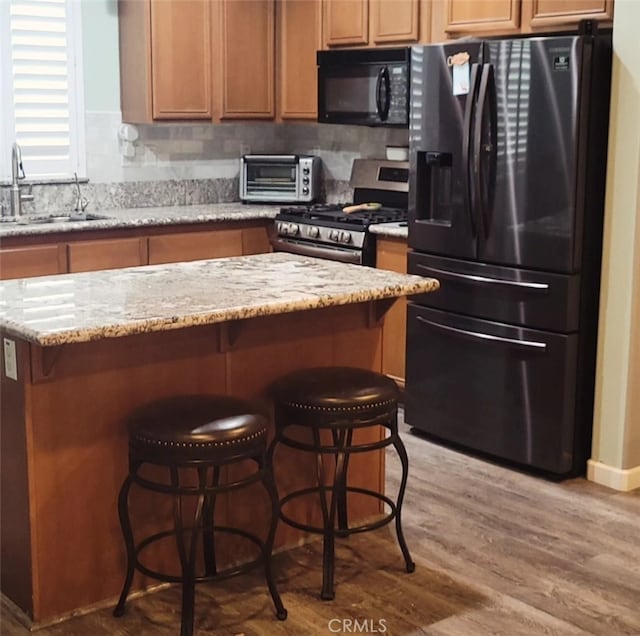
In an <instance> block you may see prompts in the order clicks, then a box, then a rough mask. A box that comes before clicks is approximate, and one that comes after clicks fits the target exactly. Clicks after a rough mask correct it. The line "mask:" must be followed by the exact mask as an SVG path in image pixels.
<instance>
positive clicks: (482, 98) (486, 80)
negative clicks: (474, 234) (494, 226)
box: [473, 64, 496, 238]
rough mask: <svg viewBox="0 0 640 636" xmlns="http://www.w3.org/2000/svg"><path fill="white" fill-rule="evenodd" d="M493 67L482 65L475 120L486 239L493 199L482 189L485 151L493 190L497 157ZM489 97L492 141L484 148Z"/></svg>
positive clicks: (477, 185) (476, 175) (476, 177)
mask: <svg viewBox="0 0 640 636" xmlns="http://www.w3.org/2000/svg"><path fill="white" fill-rule="evenodd" d="M493 81H494V79H493V66H492V65H491V64H483V65H482V74H481V76H480V90H479V92H478V102H477V103H478V112H477V114H476V118H475V125H474V131H473V185H474V191H475V197H476V201H477V203H478V209H479V213H480V214H479V219H480V223H479V225H481V226H482V229H483V230H484V232H483V234H484V237H485V238H487V237H488V236H489V230H490V218H489V207H490V206H491V200H490V199H491V198H492V197H490V196H487V198H486V199H485V196H484V192H483V188H482V176H483V162H482V155H483V151H488V152H490V153H491V157H492V163H491V165H490V169H489V188H492V186H493V183H492V180H493V179H494V177H495V175H494V173H495V169H493V170H492V167H493V164H494V161H493V158H494V157H495V139H494V137H495V123H496V108H495V93H489V86H493ZM487 95H489V101H490V104H489V109H490V110H489V117H490V130H489V135H490V140H489V144H488V148H483V147H482V127H483V124H484V114H485V107H486V105H487Z"/></svg>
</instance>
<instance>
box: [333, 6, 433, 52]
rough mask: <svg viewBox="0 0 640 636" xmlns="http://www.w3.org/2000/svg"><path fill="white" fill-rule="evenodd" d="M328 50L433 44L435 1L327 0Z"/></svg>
mask: <svg viewBox="0 0 640 636" xmlns="http://www.w3.org/2000/svg"><path fill="white" fill-rule="evenodd" d="M322 8H323V33H324V44H325V46H326V47H329V48H333V47H340V46H378V45H380V46H387V45H403V44H414V43H416V42H428V41H430V9H431V0H323V5H322Z"/></svg>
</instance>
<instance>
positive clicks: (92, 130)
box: [0, 112, 408, 214]
mask: <svg viewBox="0 0 640 636" xmlns="http://www.w3.org/2000/svg"><path fill="white" fill-rule="evenodd" d="M121 125H122V124H121V117H120V113H119V112H115V113H111V112H89V113H87V114H86V144H87V175H88V177H89V183H85V184H82V186H81V187H82V194H83V195H84V196H85V197H86V198H87V199H88V200H89V202H90V204H89V208H88V209H89V210H94V211H95V210H99V209H101V208H102V209H108V208H129V207H151V206H160V205H189V204H195V203H218V202H226V201H237V200H238V170H239V158H240V155H241V154H245V153H257V154H259V153H300V154H316V155H319V156H320V157H321V158H322V161H323V173H324V189H325V194H326V199H327V200H328V201H337V200H347V199H349V198H350V196H351V190H350V188H349V183H348V181H349V176H350V172H351V164H352V162H353V159H355V158H357V157H364V158H383V157H384V156H385V147H386V146H388V145H391V146H402V145H407V140H408V131H407V130H401V129H385V128H368V127H364V126H337V125H330V124H316V123H295V124H293V123H292V124H273V123H222V124H200V123H194V124H191V123H189V124H185V123H167V124H165V123H159V124H153V125H139V126H136V127H135V128H136V130H137V133H138V138H137V139H136V140H135V141H133V142H125V141H122V140H121V139H120V135H119V131H120V128H121ZM28 177H29V175H28V174H27V179H28ZM33 194H34V202H33V203H28V204H25V207H24V212H25V213H27V214H28V213H30V212H37V213H48V212H53V211H61V210H70V209H72V207H73V202H74V201H75V190H74V187H73V186H72V185H69V184H64V185H62V184H50V185H34V186H33ZM0 199H2V200H4V201H5V202H8V188H6V187H3V188H1V189H0Z"/></svg>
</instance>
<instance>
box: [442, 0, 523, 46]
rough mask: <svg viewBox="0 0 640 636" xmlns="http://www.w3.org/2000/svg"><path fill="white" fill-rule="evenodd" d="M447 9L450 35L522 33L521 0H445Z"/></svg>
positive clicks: (445, 19)
mask: <svg viewBox="0 0 640 636" xmlns="http://www.w3.org/2000/svg"><path fill="white" fill-rule="evenodd" d="M443 9H444V32H445V33H446V35H447V36H448V37H458V36H459V35H461V34H464V33H470V34H473V35H480V34H483V33H489V34H491V33H499V34H500V35H509V34H511V33H519V32H520V0H482V1H479V0H444V2H443Z"/></svg>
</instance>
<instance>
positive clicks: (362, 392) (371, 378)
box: [269, 367, 415, 600]
mask: <svg viewBox="0 0 640 636" xmlns="http://www.w3.org/2000/svg"><path fill="white" fill-rule="evenodd" d="M272 396H273V399H274V405H275V420H276V435H275V438H274V440H273V442H272V444H271V446H270V447H269V463H272V462H273V456H274V453H275V452H276V449H277V446H278V445H279V444H283V445H285V446H289V447H291V448H295V449H298V450H300V451H306V452H310V453H313V454H314V455H315V458H316V466H317V483H316V485H315V486H314V487H311V488H304V489H301V490H297V491H294V492H291V493H288V494H286V495H285V496H283V497H282V498H281V499H280V519H281V520H282V521H284V522H285V523H287V524H289V525H290V526H293V527H295V528H298V529H300V530H304V531H305V532H312V533H317V534H322V536H323V541H324V548H323V568H322V569H323V581H322V592H321V597H322V598H323V599H325V600H331V599H333V598H334V562H335V556H334V555H335V538H336V537H345V536H348V535H350V534H354V533H356V532H366V531H368V530H375V529H377V528H380V527H381V526H383V525H386V524H387V523H389V522H390V521H392V520H393V519H395V522H396V533H397V536H398V543H399V545H400V549H401V551H402V555H403V557H404V561H405V566H406V570H407V572H413V570H414V569H415V565H414V563H413V561H412V560H411V555H410V554H409V549H408V548H407V544H406V542H405V539H404V535H403V532H402V523H401V512H402V501H403V499H404V492H405V488H406V484H407V473H408V467H409V462H408V458H407V452H406V450H405V447H404V444H403V443H402V440H401V439H400V436H399V434H398V419H397V415H398V396H399V392H398V388H397V386H396V383H395V382H394V381H393V380H391V379H390V378H388V377H387V376H385V375H382V374H380V373H376V372H374V371H368V370H366V369H358V368H352V367H322V368H313V369H303V370H301V371H295V372H293V373H291V374H289V375H286V376H284V377H282V378H280V379H279V380H278V381H277V382H276V383H275V384H274V385H273V387H272ZM379 425H380V426H384V427H385V428H386V429H387V430H388V435H387V436H386V437H385V438H383V439H381V440H379V441H374V442H365V443H354V440H353V433H354V431H355V430H356V429H362V428H367V427H371V426H379ZM293 427H296V429H297V430H299V427H302V428H303V429H305V428H306V429H308V430H309V431H310V432H311V441H309V442H307V441H301V440H300V437H299V436H297V437H296V436H294V435H293V434H291V432H292V431H293V430H294V428H293ZM323 431H329V432H330V434H327V433H325V434H324V435H323V434H322V433H323ZM327 435H329V437H327ZM391 445H393V446H394V448H395V449H396V452H397V453H398V455H399V457H400V461H401V464H402V478H401V480H400V488H399V491H398V495H397V499H396V500H395V501H393V500H392V499H390V498H389V497H387V496H386V495H382V494H380V493H377V492H375V491H372V490H367V489H363V488H356V487H352V486H349V485H348V480H347V476H348V467H349V457H350V456H351V454H353V453H363V452H367V451H373V450H378V449H381V448H384V447H386V446H391ZM327 456H330V457H331V458H332V459H333V461H332V466H333V467H334V468H333V474H331V475H328V474H327V472H328V471H327V466H326V464H327V462H326V461H325V457H327ZM316 493H317V495H318V496H319V500H320V507H321V510H322V519H323V521H322V526H321V527H318V526H312V525H309V524H305V523H301V522H299V521H297V520H296V519H293V518H292V517H290V516H289V515H288V514H287V513H286V504H287V503H288V502H290V501H291V500H293V499H296V498H298V497H305V496H308V495H315V494H316ZM348 493H359V494H360V495H365V496H370V497H375V498H377V499H379V500H381V501H383V502H384V503H386V504H387V505H388V506H389V509H390V512H389V513H388V514H386V515H385V516H384V517H383V518H382V519H379V520H377V521H375V522H373V523H370V524H364V525H359V526H349V522H348V518H347V495H348Z"/></svg>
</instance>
